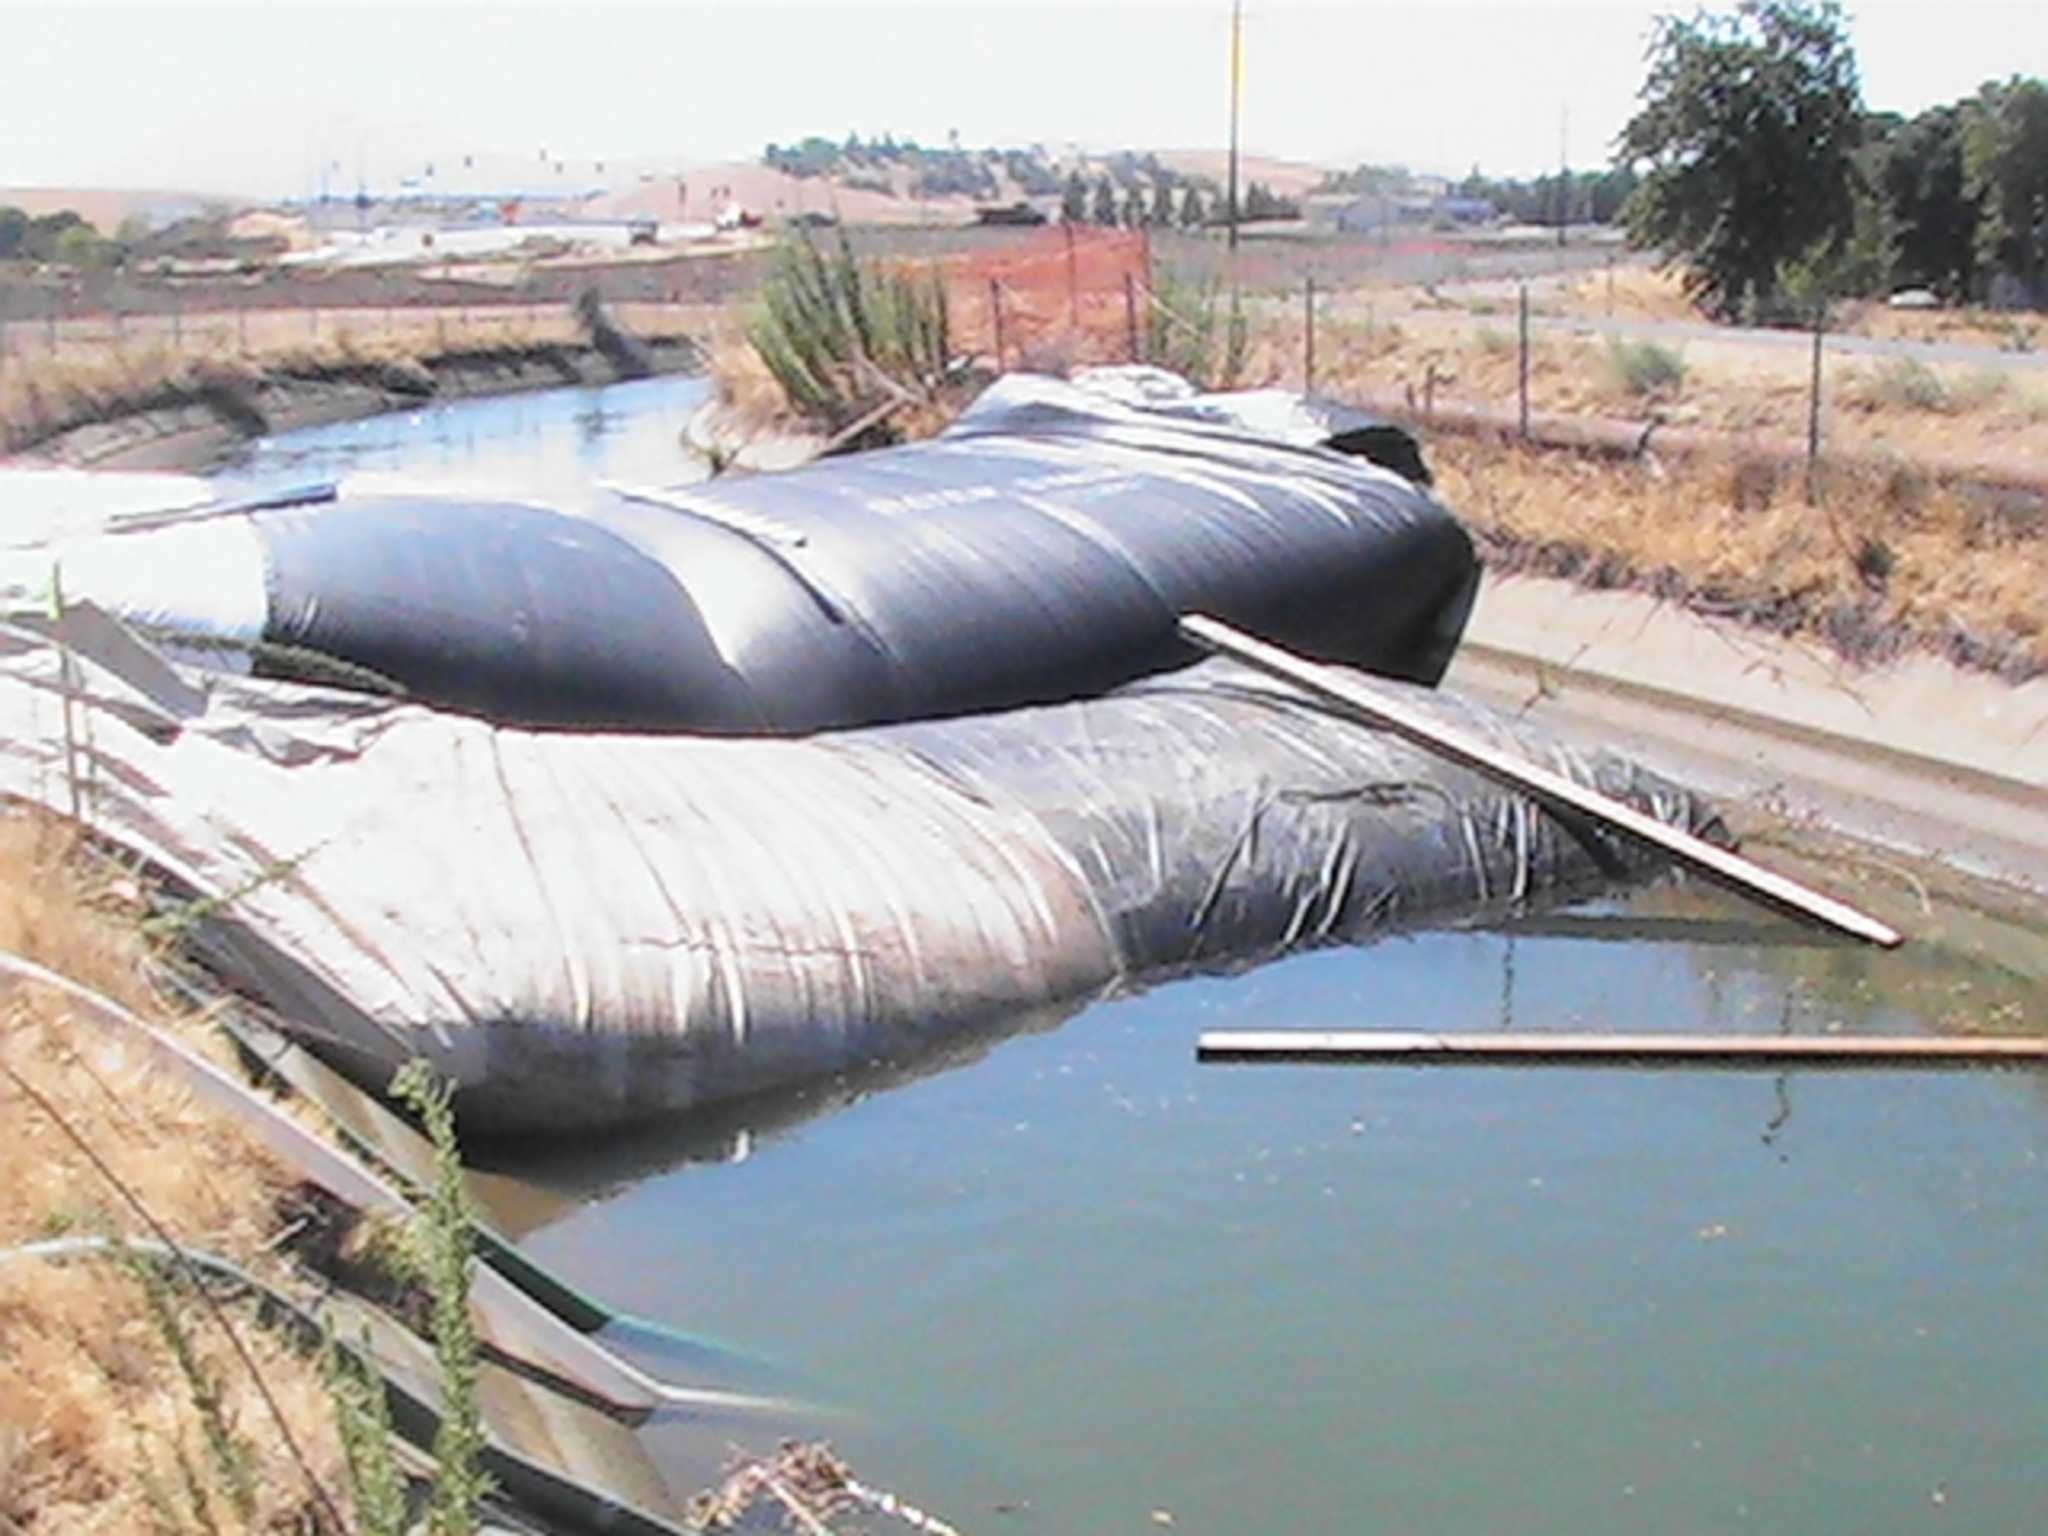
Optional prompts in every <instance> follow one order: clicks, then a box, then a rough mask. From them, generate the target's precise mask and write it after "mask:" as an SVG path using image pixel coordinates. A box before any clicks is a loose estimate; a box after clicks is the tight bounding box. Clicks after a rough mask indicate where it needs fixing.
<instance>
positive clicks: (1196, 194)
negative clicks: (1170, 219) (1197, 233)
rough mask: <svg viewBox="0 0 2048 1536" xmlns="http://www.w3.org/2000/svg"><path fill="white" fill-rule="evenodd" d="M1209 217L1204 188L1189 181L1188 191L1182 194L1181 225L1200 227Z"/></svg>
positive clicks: (1188, 227) (1190, 227)
mask: <svg viewBox="0 0 2048 1536" xmlns="http://www.w3.org/2000/svg"><path fill="white" fill-rule="evenodd" d="M1208 217H1209V210H1208V208H1207V206H1206V205H1204V203H1203V202H1202V189H1201V188H1200V187H1198V186H1196V185H1195V184H1194V183H1193V182H1192V181H1191V182H1189V183H1188V185H1187V191H1186V192H1185V193H1183V194H1182V196H1181V200H1180V227H1181V228H1182V229H1200V228H1201V227H1202V225H1203V223H1204V222H1206V221H1207V219H1208Z"/></svg>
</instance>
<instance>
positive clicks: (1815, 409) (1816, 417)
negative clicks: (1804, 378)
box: [1806, 299, 1828, 507]
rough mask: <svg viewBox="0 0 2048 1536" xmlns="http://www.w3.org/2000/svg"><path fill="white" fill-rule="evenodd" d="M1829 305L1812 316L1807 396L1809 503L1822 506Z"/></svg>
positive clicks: (1825, 304) (1807, 491)
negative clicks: (1822, 392)
mask: <svg viewBox="0 0 2048 1536" xmlns="http://www.w3.org/2000/svg"><path fill="white" fill-rule="evenodd" d="M1827 329H1828V305H1827V300H1825V299H1823V300H1821V302H1820V304H1819V306H1818V307H1817V308H1816V309H1815V310H1814V314H1813V375H1812V378H1811V380H1810V381H1809V383H1808V387H1807V393H1806V504H1807V505H1808V506H1809V507H1815V506H1819V505H1820V373H1821V370H1820V363H1821V343H1822V341H1823V339H1824V338H1825V337H1826V335H1827Z"/></svg>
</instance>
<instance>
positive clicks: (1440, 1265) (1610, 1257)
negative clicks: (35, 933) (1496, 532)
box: [241, 381, 2048, 1536]
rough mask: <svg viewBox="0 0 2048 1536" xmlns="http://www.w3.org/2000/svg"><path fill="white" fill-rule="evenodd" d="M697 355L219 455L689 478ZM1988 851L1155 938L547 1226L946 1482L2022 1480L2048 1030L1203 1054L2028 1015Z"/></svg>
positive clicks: (1789, 1506) (1838, 1498) (1391, 1520)
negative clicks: (1206, 937)
mask: <svg viewBox="0 0 2048 1536" xmlns="http://www.w3.org/2000/svg"><path fill="white" fill-rule="evenodd" d="M693 400H694V386H692V385H690V384H688V383H678V382H675V381H653V382H649V383H642V384H636V385H627V386H620V387H618V388H615V389H613V390H607V391H572V392H565V393H563V394H558V395H546V396H530V397H523V398H520V399H514V400H508V401H500V402H478V403H473V404H465V405H459V406H454V407H450V408H445V409H443V410H437V411H429V412H423V413H420V414H418V415H416V416H412V417H407V418H392V419H387V420H386V421H382V422H375V423H366V424H360V425H356V426H350V427H340V428H328V429H322V430H321V431H318V432H313V433H306V434H298V435H295V436H293V437H291V438H288V439H280V440H278V441H277V442H275V443H273V444H270V445H266V446H265V447H264V448H263V450H262V451H261V452H260V453H259V455H258V456H257V458H256V459H255V461H253V462H252V464H251V465H249V466H248V467H246V468H245V469H244V470H243V471H241V473H244V474H250V475H256V476H258V477H264V476H273V477H283V478H289V477H292V476H298V477H305V476H308V475H312V476H316V477H317V476H318V475H320V474H329V473H333V472H335V471H336V470H337V469H339V468H347V467H350V466H363V465H369V466H371V467H374V468H376V469H378V470H389V471H403V472H407V473H413V472H420V471H430V472H432V473H434V474H457V475H472V474H481V475H483V476H485V477H486V478H489V479H491V480H493V481H494V482H496V483H499V484H505V483H508V482H510V481H515V480H517V479H518V477H520V476H532V477H533V480H534V482H535V483H537V484H542V485H546V486H550V487H556V488H569V489H573V485H574V484H575V483H577V482H580V481H583V480H588V479H589V478H591V477H593V476H598V477H611V478H618V479H629V480H639V481H642V482H655V483H659V482H661V481H672V480H675V479H678V478H681V477H683V476H685V475H687V474H688V473H689V470H688V467H687V466H686V465H685V464H684V463H683V462H682V460H681V457H680V455H679V454H677V453H676V452H675V450H674V433H675V428H676V427H677V426H678V425H679V424H680V418H681V416H682V415H683V414H686V412H687V410H688V408H689V405H690V404H691V403H692V401H693ZM1986 896H1987V893H1985V892H1982V891H1970V890H1968V889H1967V888H1964V889H1961V890H1960V891H1959V892H1957V893H1954V894H1953V895H1951V896H1943V897H1938V898H1932V899H1931V903H1930V905H1928V906H1926V907H1924V908H1920V909H1917V910H1915V911H1913V912H1911V913H1908V914H1905V915H1904V924H1905V926H1908V927H1909V928H1911V929H1912V930H1913V931H1914V933H1915V934H1916V936H1920V938H1921V941H1920V942H1916V943H1915V944H1913V945H1911V946H1909V947H1908V949H1907V950H1905V951H1903V952H1901V953H1900V954H1897V955H1892V956H1878V955H1874V954H1871V953H1868V952H1864V951H1859V950H1855V949H1851V948H1847V947H1843V946H1839V945H1835V944H1830V943H1825V942H1821V941H1817V940H1815V939H1813V938H1812V937H1810V936H1809V935H1807V934H1805V933H1803V932H1801V931H1798V930H1795V929H1793V928H1791V927H1790V926H1789V925H1786V924H1784V923H1781V922H1779V921H1777V920H1775V919H1772V918H1770V917H1768V916H1763V915H1760V914H1758V913H1756V912H1754V911H1752V910H1751V909H1748V908H1745V907H1743V906H1742V905H1740V904H1739V903H1737V902H1735V901H1734V900H1733V899H1732V898H1727V897H1722V896H1719V895H1716V894H1713V893H1704V892H1697V891H1682V890H1681V891H1673V890H1664V891H1658V892H1651V893H1648V894H1645V895H1641V896H1638V897H1635V898H1633V899H1631V900H1628V901H1626V902H1622V903H1610V904H1603V905H1597V906H1593V907H1589V908H1584V909H1581V910H1580V911H1578V912H1575V913H1572V914H1567V915H1566V916H1565V917H1564V918H1562V919H1559V918H1551V919H1546V920H1543V921H1540V922H1535V923H1530V924H1527V925H1525V926H1523V927H1522V928H1520V929H1519V930H1516V931H1488V932H1437V933H1426V934H1419V935H1415V936H1411V937H1407V938H1400V939H1395V940H1391V941H1389V942H1385V943H1381V944H1377V945H1374V946H1371V947H1368V948H1363V949H1347V950H1339V951H1331V952H1324V953H1317V954H1308V955H1302V956H1298V957H1295V958H1293V959H1290V960H1286V961H1283V962H1281V963H1278V964H1273V965H1268V966H1265V967H1263V968H1260V969H1257V970H1253V971H1250V972H1248V973H1245V974H1242V975H1237V976H1231V977H1218V978H1207V979H1195V980H1188V981H1182V982H1178V983H1174V984H1172V985H1168V986H1163V987H1160V988H1158V989H1156V990H1153V991H1149V992H1145V993H1142V994H1139V995H1135V996H1129V997H1124V998H1120V999H1117V1000H1114V1001H1109V1002H1104V1003H1100V1004H1097V1005H1095V1006H1092V1007H1089V1008H1086V1009H1084V1010H1081V1011H1080V1012H1078V1013H1076V1014H1075V1015H1073V1016H1072V1017H1068V1018H1065V1019H1062V1020H1047V1019H1040V1020H1035V1021H1033V1024H1032V1026H1031V1027H1030V1028H1028V1029H1022V1030H1020V1032H1019V1033H1016V1034H1014V1035H1012V1036H1010V1037H1008V1038H1005V1039H1002V1040H1000V1041H998V1042H996V1043H994V1044H992V1045H990V1046H989V1047H988V1048H987V1049H985V1050H981V1051H979V1052H978V1053H974V1054H970V1055H969V1056H968V1057H967V1059H963V1060H958V1061H954V1062H951V1063H948V1064H946V1065H944V1066H943V1067H938V1066H934V1068H933V1069H932V1070H931V1071H929V1072H928V1073H926V1074H925V1075H922V1076H914V1077H912V1078H910V1079H909V1080H899V1081H895V1082H891V1083H867V1084H858V1083H856V1084H847V1085H841V1086H840V1087H839V1088H837V1089H834V1090H826V1091H820V1092H818V1093H815V1094H813V1095H811V1096H809V1097H807V1098H798V1099H795V1100H792V1101H789V1102H785V1103H778V1104H773V1105H766V1106H761V1107H760V1108H758V1109H757V1110H755V1111H753V1112H751V1113H750V1114H749V1115H748V1116H745V1117H741V1118H736V1119H733V1120H730V1121H728V1122H726V1123H722V1124H717V1125H710V1126H700V1127H679V1128H677V1129H676V1130H675V1131H674V1132H673V1133H671V1134H666V1135H658V1136H651V1137H650V1136H643V1137H639V1138H636V1139H635V1140H633V1141H631V1142H629V1143H626V1144H624V1145H620V1146H613V1147H604V1148H586V1149H581V1150H579V1151H577V1152H575V1153H573V1154H571V1153H568V1152H557V1153H555V1154H553V1155H551V1156H549V1157H548V1158H546V1159H535V1158H532V1157H527V1158H525V1159H524V1160H523V1161H522V1162H521V1164H520V1166H521V1167H522V1168H523V1171H524V1172H525V1173H527V1174H528V1175H529V1176H530V1177H532V1178H533V1179H535V1180H536V1181H537V1182H539V1183H541V1184H543V1185H545V1186H546V1187H547V1188H548V1189H550V1190H551V1191H553V1192H554V1195H555V1198H554V1199H553V1200H552V1201H544V1202H540V1204H539V1206H538V1209H540V1211H541V1213H542V1214H540V1215H539V1216H537V1217H529V1218H528V1219H529V1220H530V1221H533V1222H534V1223H535V1224H534V1225H533V1226H532V1227H531V1229H530V1230H528V1231H527V1233H526V1240H527V1243H528V1246H529V1247H530V1249H531V1251H532V1252H533V1253H534V1254H535V1255H536V1256H537V1257H538V1258H540V1259H541V1260H542V1261H543V1262H544V1263H546V1264H549V1265H551V1266H553V1267H555V1268H557V1269H559V1270H560V1271H561V1272H563V1273H565V1274H566V1275H567V1276H568V1277H569V1278H571V1279H572V1280H574V1281H576V1282H578V1283H580V1284H582V1285H584V1286H585V1287H587V1288H588V1289H590V1290H591V1291H593V1292H594V1293H596V1294H598V1295H600V1296H602V1297H603V1298H605V1299H606V1300H607V1301H609V1302H611V1303H613V1304H614V1305H617V1306H619V1307H621V1308H623V1309H625V1310H627V1311H629V1312H633V1313H637V1314H641V1315H643V1316H645V1317H648V1318H651V1319H655V1320H658V1321H661V1322H665V1323H670V1324H674V1325H676V1326H678V1327H680V1328H683V1329H685V1330H687V1331H689V1332H691V1333H693V1334H695V1335H698V1336H700V1337H703V1338H706V1339H708V1340H711V1341H714V1342H716V1343H718V1344H720V1345H722V1346H725V1347H727V1348H730V1349H736V1350H739V1351H742V1352H744V1353H747V1354H750V1355H753V1356H756V1357H759V1358H761V1359H763V1360H766V1361H770V1362H773V1363H774V1364H776V1365H777V1366H779V1367H782V1368H785V1369H786V1370H788V1371H790V1372H792V1373H793V1374H794V1375H795V1376H796V1377H797V1378H799V1379H800V1380H802V1381H803V1382H805V1383H807V1390H808V1391H810V1392H811V1393H812V1394H814V1395H815V1397H816V1399H817V1400H818V1402H819V1403H820V1404H821V1405H822V1406H823V1407H824V1408H826V1409H829V1411H830V1413H831V1415H832V1419H831V1422H832V1426H833V1427H832V1433H833V1436H834V1439H835V1441H836V1443H837V1444H838V1445H839V1446H840V1448H841V1449H842V1450H844V1451H846V1452H848V1453H849V1454H850V1455H851V1457H852V1458H853V1460H854V1461H855V1463H856V1465H857V1466H858V1468H859V1469H860V1470H861V1471H862V1472H863V1473H864V1475H865V1476H867V1477H868V1478H869V1480H871V1481H875V1482H880V1483H882V1484H885V1485H888V1486H892V1487H895V1488H896V1489H898V1491H900V1492H902V1493H904V1494H905V1495H907V1496H909V1497H912V1498H914V1499H915V1500H917V1501H918V1502H921V1503H923V1504H925V1505H927V1506H928V1507H930V1508H932V1509H934V1510H935V1511H937V1512H939V1513H941V1514H943V1515H945V1516H946V1517H947V1518H948V1519H949V1520H951V1521H952V1522H953V1523H954V1524H956V1525H957V1526H959V1527H960V1528H961V1529H963V1530H965V1531H968V1532H1001V1531H1005V1530H1013V1531H1017V1532H1019V1533H1027V1532H1044V1533H1077V1536H1093V1533H1105V1536H1106V1533H1113V1532H1132V1533H1136V1532H1145V1531H1150V1532H1158V1531H1160V1530H1162V1529H1171V1531H1173V1532H1174V1533H1176V1536H1189V1533H1232V1536H1241V1533H1250V1532H1258V1533H1266V1536H1277V1533H1296V1532H1299V1533H1339V1532H1346V1533H1349V1532H1386V1533H1397V1532H1398V1533H1409V1532H1416V1533H1423V1532H1426V1533H1431V1536H1494V1533H1516V1536H1551V1533H1555V1536H1596V1533H1608V1532H1612V1533H1624V1532H1627V1533H1634V1532H1654V1533H1659V1536H1668V1533H1694V1532H1698V1533H1706V1532H1724V1531H1725V1532H1738V1531H1740V1532H1799V1533H1843V1536H1851V1533H1854V1536H1862V1533H1870V1532H1879V1531H1884V1532H1893V1531H1919V1530H1925V1531H1930V1532H1952V1533H1961V1532H1972V1533H1985V1536H1992V1533H1997V1536H2008V1533H2014V1532H2020V1531H2028V1530H2038V1529H2041V1528H2042V1526H2043V1523H2044V1520H2048V1162H2044V1159H2048V1077H2044V1076H2042V1075H2040V1074H2036V1073H2032V1072H2024V1071H1962V1072H1877V1073H1849V1072H1834V1073H1825V1072H1795V1073H1775V1074H1774V1073H1771V1072H1677V1071H1668V1072H1640V1071H1635V1072H1632V1071H1597V1070H1562V1069H1554V1068H1553V1069H1489V1070H1483V1071H1480V1070H1453V1069H1396V1070H1389V1069H1381V1068H1371V1069H1327V1068H1323V1069H1317V1068H1306V1067H1243V1066H1233V1067H1224V1066H1202V1065H1197V1063H1196V1061H1195V1054H1194V1042H1195V1037H1196V1035H1197V1033H1198V1032H1199V1031H1201V1030H1203V1029H1207V1028H1222V1027H1269V1026H1270V1027H1281V1026H1323V1027H1362V1026H1372V1025H1389V1026H1397V1027H1406V1028H1415V1027H1426V1028H1442V1029H1490V1028H1501V1027H1513V1028H1517V1029H1525V1030H1533V1029H1585V1030H1610V1029H1611V1030H1638V1029H1685V1030H1700V1031H1711V1030H1726V1031H1731V1032H1733V1031H1741V1032H1773V1031H1779V1030H1783V1031H1788V1032H1804V1031H1816V1030H1844V1031H1872V1032H1899V1031H1924V1030H1935V1029H1956V1028H1980V1029H1985V1030H1991V1031H1997V1032H2016V1031H2022V1030H2026V1031H2040V1030H2043V1029H2048V940H2044V939H2043V937H2042V931H2041V929H2040V927H2039V926H2038V920H2037V919H2034V918H2030V917H2029V918H2022V919H2019V920H2012V919H2010V918H2009V917H2005V916H2001V915H1999V914H1997V913H1989V914H1987V913H1986V912H1984V911H1980V910H1975V908H1976V906H1977V905H1978V904H1979V903H1981V902H1983V901H1984V899H1985V898H1986ZM1888 915H1889V914H1888ZM501 1155H502V1154H501ZM750 1449H760V1450H766V1449H769V1447H751V1448H750Z"/></svg>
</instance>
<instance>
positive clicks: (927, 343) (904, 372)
mask: <svg viewBox="0 0 2048 1536" xmlns="http://www.w3.org/2000/svg"><path fill="white" fill-rule="evenodd" d="M761 297H762V303H763V306H764V307H763V311H762V313H761V315H760V317H759V318H758V319H757V320H756V321H755V322H754V324H753V326H752V327H751V329H750V331H749V333H748V339H749V340H751V341H752V342H753V344H754V349H755V351H757V352H759V353H760V355H761V361H762V362H763V363H765V364H766V365H767V367H768V371H769V372H770V373H771V374H773V375H774V376H775V381H776V383H777V384H778V385H780V386H781V389H782V393H783V396H784V398H786V399H787V400H788V401H789V404H790V408H791V409H792V410H794V411H795V412H796V413H797V414H798V415H800V416H803V417H805V418H807V419H809V420H811V421H815V422H818V423H820V424H822V425H823V426H825V427H827V428H828V429H830V430H832V431H833V432H835V433H837V432H843V431H846V430H848V429H851V428H856V427H858V426H859V425H860V424H861V423H863V422H864V421H869V420H872V419H875V418H877V417H878V416H879V415H885V414H887V413H888V412H889V411H891V410H892V409H893V408H894V407H895V406H897V405H900V404H910V403H926V404H928V403H930V402H931V401H932V400H933V399H934V397H935V395H936V393H937V391H938V390H939V388H940V387H941V386H942V385H943V384H944V383H945V382H946V380H947V379H948V377H949V376H950V373H951V370H952V360H951V357H950V355H949V346H948V330H947V316H946V290H945V286H944V284H943V283H942V282H941V281H940V279H939V276H938V273H937V272H936V271H935V270H934V271H931V272H928V273H926V274H923V275H917V274H913V273H910V272H906V271H903V270H900V269H896V268H886V267H881V266H878V265H876V264H874V263H872V262H866V261H862V260H860V259H859V258H858V257H856V256H855V255H854V253H853V247H852V245H851V244H850V243H849V242H848V240H847V238H846V233H845V231H844V230H841V231H840V232H839V236H838V239H837V241H836V243H835V244H834V245H833V247H832V248H830V249H826V248H824V247H821V246H820V245H819V244H818V243H816V242H815V241H813V240H812V239H811V238H810V237H809V236H808V235H805V236H802V237H800V238H796V239H791V240H788V241H785V242H784V243H783V245H782V246H781V248H780V249H779V251H778V252H777V255H776V260H775V264H774V266H773V268H772V269H771V270H770V272H769V274H768V277H767V279H766V281H765V282H764V283H763V284H762V290H761Z"/></svg>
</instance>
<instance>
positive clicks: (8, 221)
mask: <svg viewBox="0 0 2048 1536" xmlns="http://www.w3.org/2000/svg"><path fill="white" fill-rule="evenodd" d="M28 224H29V219H28V215H27V214H26V213H23V212H22V211H21V210H20V209H19V208H16V207H15V206H14V205H13V204H11V203H5V204H0V261H11V260H13V258H14V257H15V256H17V255H19V254H20V253H21V242H22V241H23V240H24V239H26V238H27V237H28Z"/></svg>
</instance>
